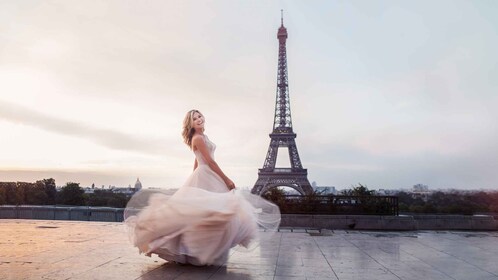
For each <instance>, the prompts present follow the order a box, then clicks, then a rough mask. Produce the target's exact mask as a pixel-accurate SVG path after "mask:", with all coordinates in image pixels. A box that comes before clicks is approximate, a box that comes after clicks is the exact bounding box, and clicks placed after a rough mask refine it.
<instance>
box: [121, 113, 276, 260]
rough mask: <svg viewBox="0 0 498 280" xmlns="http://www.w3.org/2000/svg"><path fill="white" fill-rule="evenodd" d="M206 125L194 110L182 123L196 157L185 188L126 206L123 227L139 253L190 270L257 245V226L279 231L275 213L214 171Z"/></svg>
mask: <svg viewBox="0 0 498 280" xmlns="http://www.w3.org/2000/svg"><path fill="white" fill-rule="evenodd" d="M204 124H205V119H204V116H203V115H202V114H201V113H200V112H199V111H198V110H191V111H189V112H188V113H187V115H186V116H185V119H184V121H183V133H182V135H183V140H184V142H185V144H187V145H188V146H189V147H190V149H192V150H193V152H194V154H195V161H194V171H193V172H192V174H191V175H190V176H189V178H188V179H187V181H186V182H185V184H184V185H183V186H182V187H181V188H180V189H179V190H178V191H177V192H176V193H175V194H174V195H172V196H168V195H166V194H164V193H162V192H160V191H149V190H143V191H140V192H138V193H136V194H135V195H134V196H133V197H132V198H131V199H130V201H129V202H128V205H127V207H126V209H125V223H126V225H127V226H128V228H129V234H130V239H131V241H132V242H133V244H134V245H135V246H136V247H138V248H139V251H140V253H145V254H146V255H148V256H150V255H151V254H157V255H158V256H159V257H161V258H163V259H165V260H168V261H175V262H178V263H189V264H193V265H211V264H223V263H224V262H225V261H226V258H227V256H228V251H229V250H230V248H232V247H235V246H237V245H241V246H243V247H246V248H247V247H249V245H250V244H254V243H255V241H257V234H258V231H259V230H258V225H259V226H261V227H263V228H264V229H265V230H270V231H274V230H276V229H277V228H278V225H279V223H280V211H279V209H278V207H277V206H276V205H274V204H272V203H270V202H268V201H266V200H264V199H263V198H261V197H259V196H256V195H252V194H250V193H248V192H241V191H239V190H236V189H235V184H234V183H233V181H232V180H230V178H228V177H227V176H226V175H225V173H223V171H222V170H221V168H220V167H219V166H218V164H217V163H216V161H215V160H214V150H215V148H216V146H215V145H214V143H212V142H211V141H210V140H209V138H208V137H207V136H206V135H205V134H204Z"/></svg>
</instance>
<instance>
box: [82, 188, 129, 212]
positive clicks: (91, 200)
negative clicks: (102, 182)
mask: <svg viewBox="0 0 498 280" xmlns="http://www.w3.org/2000/svg"><path fill="white" fill-rule="evenodd" d="M126 203H128V198H127V197H126V195H124V194H122V193H113V192H112V191H110V190H95V191H94V192H93V193H91V194H89V195H88V198H87V204H88V206H109V207H115V208H124V207H126Z"/></svg>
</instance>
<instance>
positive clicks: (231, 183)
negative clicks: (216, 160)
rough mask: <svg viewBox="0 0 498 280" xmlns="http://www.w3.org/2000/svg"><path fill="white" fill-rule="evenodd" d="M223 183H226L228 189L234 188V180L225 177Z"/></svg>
mask: <svg viewBox="0 0 498 280" xmlns="http://www.w3.org/2000/svg"><path fill="white" fill-rule="evenodd" d="M225 184H226V185H227V188H228V189H229V190H233V189H235V184H234V182H233V181H232V180H230V179H228V178H227V179H226V181H225Z"/></svg>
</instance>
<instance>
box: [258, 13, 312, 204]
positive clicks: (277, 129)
mask: <svg viewBox="0 0 498 280" xmlns="http://www.w3.org/2000/svg"><path fill="white" fill-rule="evenodd" d="M277 38H278V43H279V44H278V45H279V47H278V70H277V98H276V102H275V118H274V120H273V132H272V133H270V139H271V140H270V147H269V148H268V153H267V155H266V159H265V162H264V164H263V168H261V169H259V171H258V180H257V181H256V183H255V184H254V187H253V188H252V190H251V192H252V193H255V194H259V195H262V194H264V193H265V192H267V191H268V190H269V189H271V188H274V187H278V186H286V187H290V188H293V189H295V190H296V191H298V192H299V193H300V194H303V195H304V194H311V193H313V188H312V187H311V185H310V183H309V181H308V171H307V170H306V169H304V168H303V166H302V164H301V159H300V158H299V153H298V152H297V146H296V141H295V139H296V133H294V131H293V130H292V118H291V109H290V99H289V81H288V77H287V51H286V40H287V29H286V28H285V27H284V20H283V16H282V19H281V26H280V28H279V29H278V33H277ZM281 147H286V148H287V149H288V150H289V159H290V168H276V167H275V165H276V163H277V154H278V149H279V148H281Z"/></svg>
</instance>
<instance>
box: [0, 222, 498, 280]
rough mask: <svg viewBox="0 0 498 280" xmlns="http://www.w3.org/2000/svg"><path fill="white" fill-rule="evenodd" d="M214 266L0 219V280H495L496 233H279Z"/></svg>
mask: <svg viewBox="0 0 498 280" xmlns="http://www.w3.org/2000/svg"><path fill="white" fill-rule="evenodd" d="M260 239H261V241H260V245H259V246H258V247H256V248H255V249H253V250H251V251H246V252H244V251H242V250H232V251H231V252H230V256H229V259H228V261H227V262H226V263H225V264H224V265H222V266H205V267H195V266H190V265H179V264H174V263H168V262H166V261H164V260H162V259H160V258H157V257H156V256H154V255H153V256H152V257H151V258H149V257H146V256H144V255H139V254H138V251H137V249H136V248H133V247H132V246H131V244H130V243H129V241H128V238H127V233H126V231H125V227H124V225H123V224H122V223H112V222H82V221H48V220H23V219H2V220H0V279H15V280H18V279H85V280H86V279H149V280H152V279H194V280H195V279H274V280H278V279H340V280H343V279H344V280H346V279H386V280H389V279H426V280H429V279H462V280H468V279H498V232H496V231H487V232H484V231H362V230H353V231H346V230H319V229H306V228H281V229H280V231H279V232H276V233H268V232H261V238H260Z"/></svg>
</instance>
